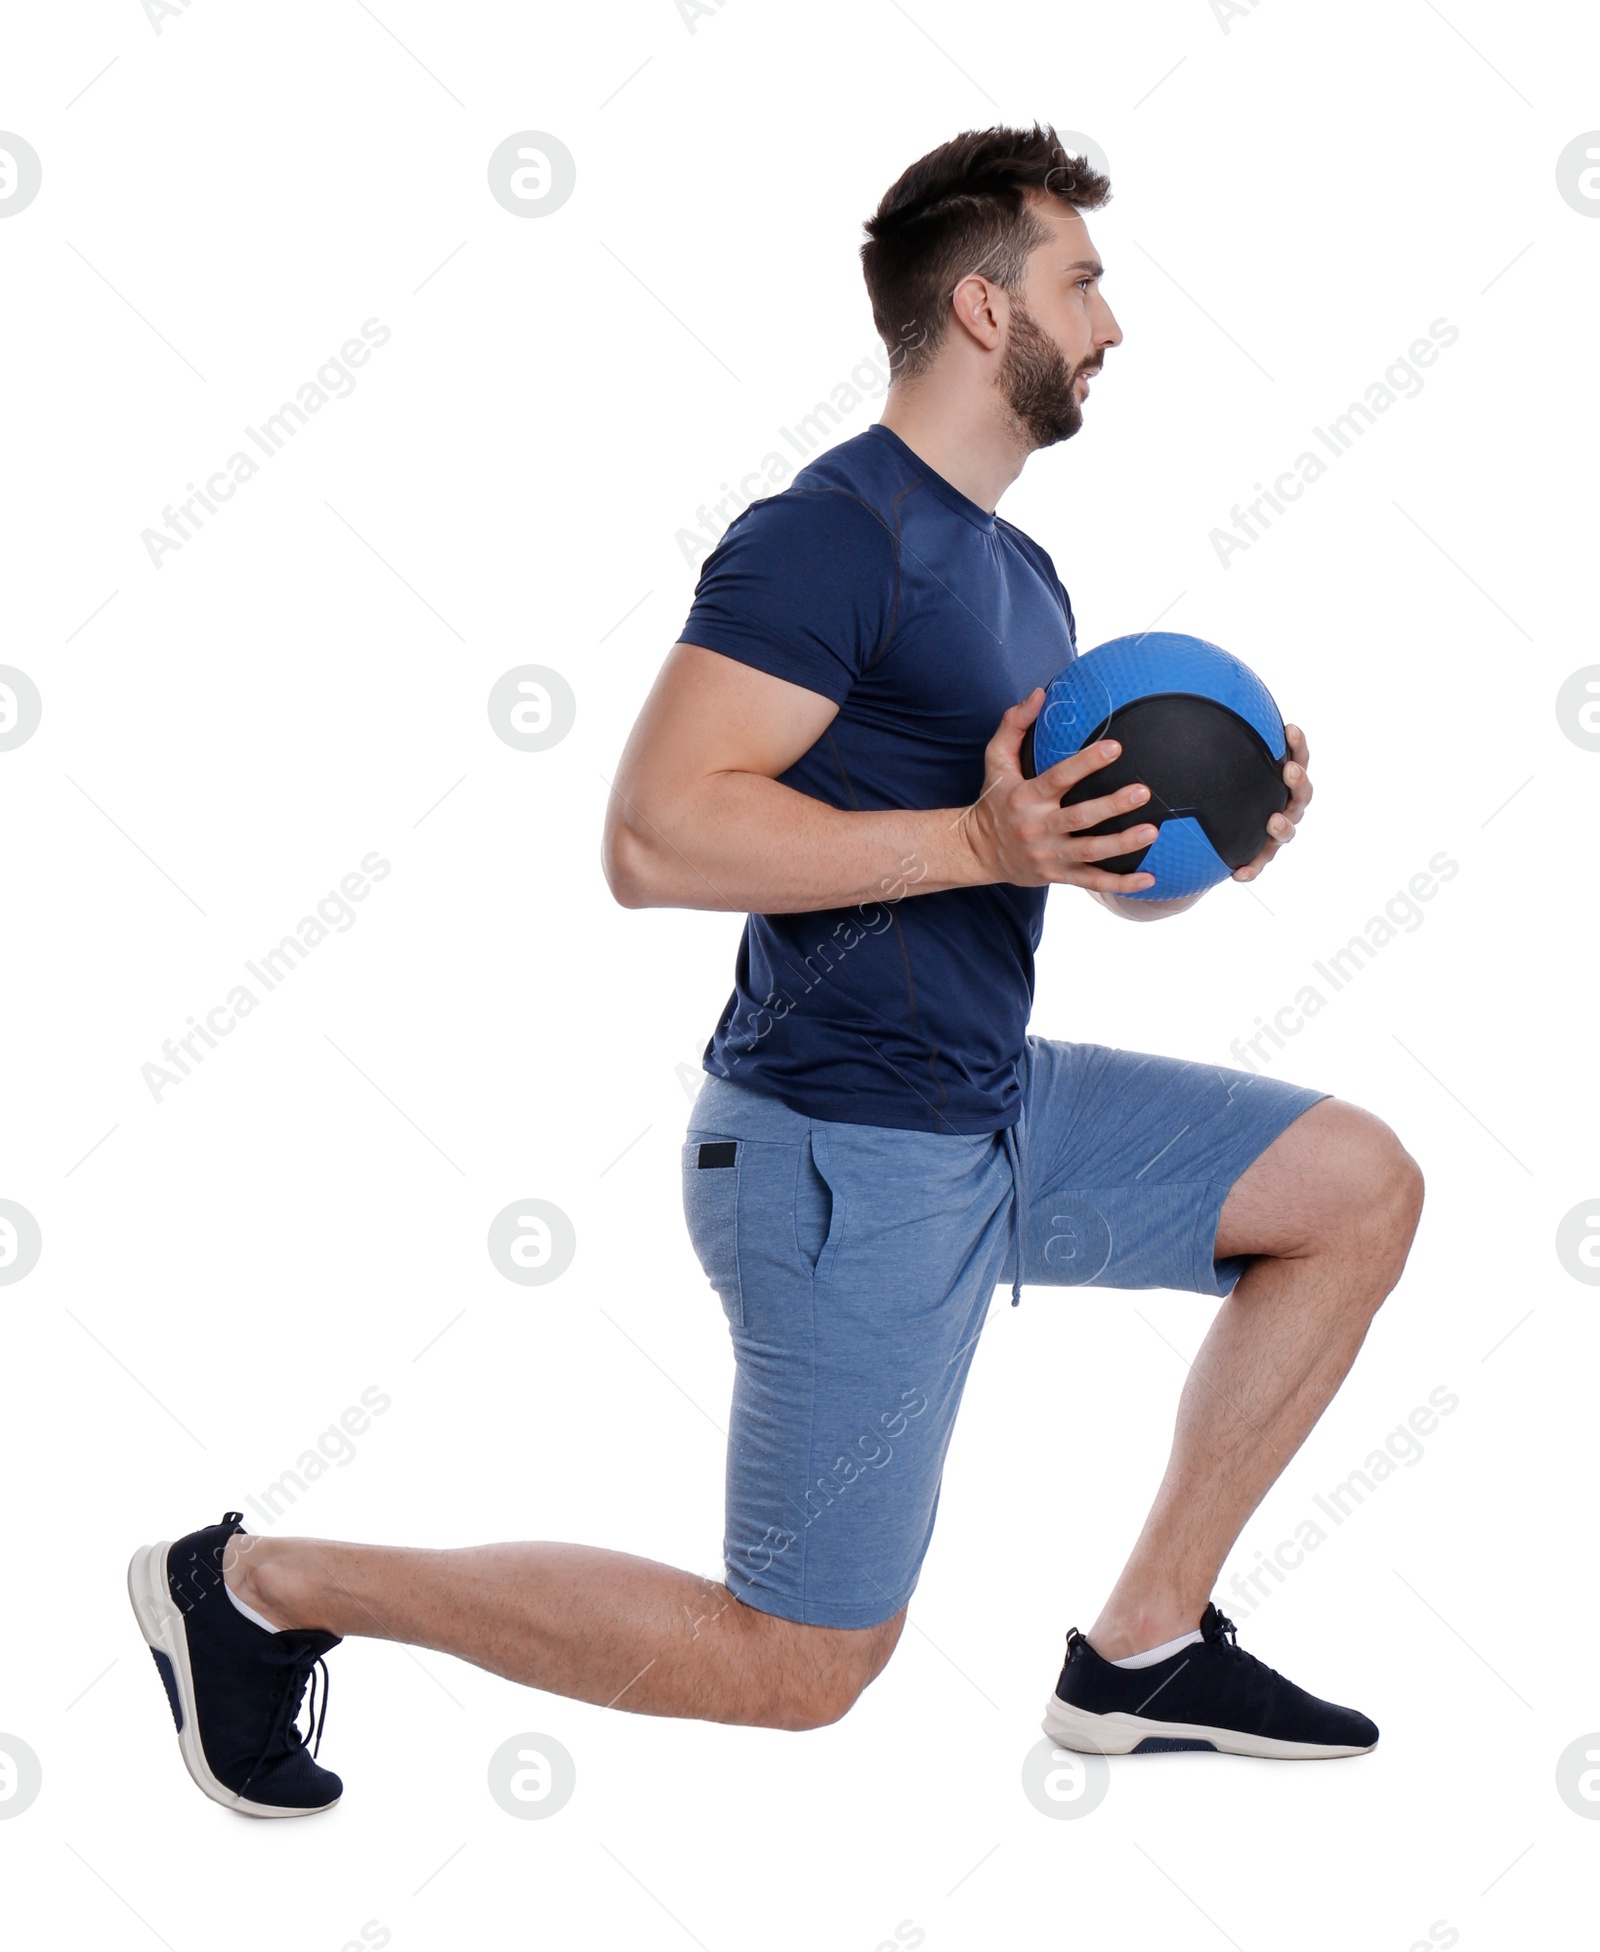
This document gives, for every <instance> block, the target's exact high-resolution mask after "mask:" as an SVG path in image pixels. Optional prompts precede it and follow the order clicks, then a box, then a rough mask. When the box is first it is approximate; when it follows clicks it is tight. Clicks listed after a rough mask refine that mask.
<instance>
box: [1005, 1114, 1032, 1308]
mask: <svg viewBox="0 0 1600 1952" xmlns="http://www.w3.org/2000/svg"><path fill="white" fill-rule="evenodd" d="M1021 1132H1022V1122H1021V1120H1020V1119H1019V1120H1018V1122H1017V1123H1016V1124H1015V1125H1008V1126H1007V1127H1006V1128H1005V1130H1004V1131H1003V1132H1002V1133H1001V1135H1000V1136H1001V1137H1002V1138H1003V1139H1004V1140H1005V1143H1006V1157H1007V1158H1008V1159H1009V1160H1010V1161H1011V1198H1012V1207H1011V1220H1012V1235H1013V1239H1014V1241H1015V1243H1016V1252H1017V1260H1016V1272H1015V1275H1014V1278H1013V1280H1012V1283H1011V1306H1012V1307H1013V1308H1020V1307H1021V1305H1022V1230H1023V1224H1024V1222H1025V1221H1026V1219H1027V1214H1028V1176H1027V1173H1026V1172H1025V1170H1024V1168H1023V1162H1022V1140H1021V1137H1020V1134H1021Z"/></svg>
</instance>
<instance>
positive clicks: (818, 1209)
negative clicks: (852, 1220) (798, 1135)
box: [794, 1129, 843, 1281]
mask: <svg viewBox="0 0 1600 1952" xmlns="http://www.w3.org/2000/svg"><path fill="white" fill-rule="evenodd" d="M799 1153H800V1157H799V1161H798V1163H797V1165H796V1169H795V1182H794V1240H795V1247H796V1248H797V1250H798V1251H799V1254H800V1258H801V1260H802V1261H803V1262H804V1263H805V1266H806V1267H807V1269H808V1270H809V1271H810V1274H811V1278H812V1279H813V1280H814V1281H826V1280H827V1278H828V1275H829V1272H830V1270H831V1269H832V1267H833V1261H834V1256H835V1255H836V1254H837V1253H838V1251H839V1233H840V1226H841V1221H842V1219H843V1211H842V1208H841V1205H840V1201H839V1194H838V1190H837V1185H836V1180H837V1174H830V1172H829V1167H828V1135H827V1133H825V1132H819V1131H817V1130H815V1129H813V1130H812V1132H811V1134H810V1136H809V1138H807V1140H806V1142H805V1143H804V1145H802V1146H801V1147H800V1148H799Z"/></svg>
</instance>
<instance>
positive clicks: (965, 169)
mask: <svg viewBox="0 0 1600 1952" xmlns="http://www.w3.org/2000/svg"><path fill="white" fill-rule="evenodd" d="M1030 193H1032V194H1035V195H1043V196H1053V197H1059V198H1060V199H1061V201H1062V202H1063V203H1070V204H1072V205H1073V206H1074V207H1075V208H1077V209H1080V210H1098V209H1099V208H1100V207H1101V205H1102V204H1104V203H1106V202H1108V201H1109V200H1110V197H1111V182H1110V179H1109V178H1108V177H1105V176H1102V175H1101V174H1100V172H1099V171H1098V170H1097V169H1095V168H1094V167H1093V166H1092V165H1091V164H1090V163H1088V162H1087V161H1086V160H1085V159H1084V158H1083V157H1081V156H1073V155H1070V154H1069V153H1068V152H1067V151H1066V150H1065V149H1064V148H1063V147H1062V145H1061V139H1060V137H1059V136H1057V134H1056V132H1055V130H1054V129H1053V128H1052V127H1050V125H1049V124H1048V123H1043V124H1041V123H1037V122H1036V123H1035V124H1034V126H1033V127H1032V128H1031V129H969V130H968V131H967V132H966V134H965V135H959V136H956V137H955V138H954V140H953V141H950V142H946V143H943V144H941V146H940V147H939V148H937V149H931V150H929V152H928V154H927V155H926V156H924V157H923V158H922V159H921V160H920V161H919V162H915V163H913V164H912V165H911V167H910V169H908V170H907V171H906V172H905V174H904V175H903V176H902V177H901V178H900V180H899V181H898V182H897V183H896V184H895V185H894V187H893V188H892V189H890V190H888V191H887V192H886V193H885V195H884V198H883V201H882V202H881V203H880V204H879V205H878V208H877V210H876V212H875V213H874V214H873V216H871V217H870V218H869V219H868V220H867V223H866V226H865V228H866V233H867V241H866V242H865V243H864V244H863V245H862V247H861V268H862V272H863V274H864V275H865V277H866V281H867V295H868V296H869V297H870V299H871V300H872V317H873V322H874V323H875V324H876V326H877V328H878V332H879V334H880V335H881V337H882V339H883V343H884V345H885V346H886V347H887V348H888V351H889V364H890V368H891V370H892V372H893V373H894V375H895V377H896V378H899V377H901V376H902V375H906V376H910V375H913V374H916V373H918V372H920V371H921V370H922V369H923V368H924V367H926V366H927V365H928V364H929V363H930V362H931V360H932V358H933V355H934V353H935V352H936V351H937V349H938V347H939V343H940V341H941V340H942V339H943V337H944V334H945V330H946V327H947V326H948V324H949V311H950V294H951V293H952V292H953V291H954V290H955V288H956V286H957V285H958V284H959V283H960V282H961V280H962V279H963V278H965V277H967V276H969V275H970V274H971V273H972V272H974V271H981V272H982V273H983V275H984V276H985V277H988V278H993V279H994V281H995V282H996V284H998V285H1000V286H1002V287H1003V288H1004V289H1005V290H1006V291H1008V292H1009V291H1014V290H1015V289H1016V288H1017V286H1018V285H1019V284H1020V283H1021V282H1022V276H1023V271H1024V268H1025V266H1026V264H1027V260H1028V255H1029V253H1030V252H1032V251H1034V250H1037V249H1038V247H1039V245H1041V244H1042V243H1043V242H1044V238H1045V233H1044V230H1043V228H1042V226H1041V225H1040V224H1039V221H1038V219H1037V218H1036V217H1035V216H1034V214H1033V212H1032V210H1031V209H1030V208H1029V206H1028V197H1029V194H1030Z"/></svg>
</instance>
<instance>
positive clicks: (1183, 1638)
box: [1111, 1627, 1204, 1667]
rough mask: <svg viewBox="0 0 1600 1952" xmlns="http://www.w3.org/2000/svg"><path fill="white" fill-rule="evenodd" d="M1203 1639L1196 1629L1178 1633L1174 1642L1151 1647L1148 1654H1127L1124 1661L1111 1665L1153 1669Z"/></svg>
mask: <svg viewBox="0 0 1600 1952" xmlns="http://www.w3.org/2000/svg"><path fill="white" fill-rule="evenodd" d="M1203 1638H1204V1636H1203V1635H1202V1634H1201V1632H1200V1629H1199V1628H1198V1627H1196V1628H1195V1630H1194V1632H1193V1633H1180V1634H1179V1635H1178V1637H1177V1639H1176V1640H1164V1641H1162V1643H1161V1645H1160V1646H1159V1647H1152V1648H1150V1649H1149V1651H1148V1652H1146V1653H1143V1654H1129V1655H1128V1656H1127V1657H1126V1659H1124V1660H1120V1661H1113V1662H1112V1663H1111V1665H1112V1666H1113V1667H1154V1666H1155V1664H1156V1662H1157V1661H1166V1660H1171V1658H1172V1656H1173V1655H1174V1654H1175V1653H1177V1651H1178V1650H1179V1648H1180V1647H1192V1646H1193V1645H1194V1644H1195V1642H1196V1641H1197V1640H1200V1639H1203Z"/></svg>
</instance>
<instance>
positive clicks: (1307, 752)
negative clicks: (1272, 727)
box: [1283, 725, 1311, 825]
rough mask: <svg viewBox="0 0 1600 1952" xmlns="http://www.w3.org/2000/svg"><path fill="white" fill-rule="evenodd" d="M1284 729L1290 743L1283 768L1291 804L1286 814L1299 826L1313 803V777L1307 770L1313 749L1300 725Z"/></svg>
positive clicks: (1287, 807) (1288, 726)
mask: <svg viewBox="0 0 1600 1952" xmlns="http://www.w3.org/2000/svg"><path fill="white" fill-rule="evenodd" d="M1283 729H1284V733H1285V735H1286V736H1287V738H1288V742H1289V757H1288V760H1287V762H1286V763H1285V765H1284V768H1283V783H1284V785H1285V786H1287V787H1288V789H1289V804H1288V805H1287V806H1286V807H1285V808H1284V812H1285V813H1286V814H1287V815H1288V817H1289V819H1290V820H1291V821H1292V822H1294V823H1295V824H1296V825H1298V824H1299V821H1300V816H1301V815H1302V814H1303V813H1304V812H1305V810H1306V808H1307V807H1308V806H1309V805H1310V803H1311V776H1310V774H1309V773H1308V772H1307V770H1306V767H1307V762H1308V761H1309V760H1310V758H1311V749H1310V747H1309V746H1308V745H1307V744H1306V735H1305V734H1304V732H1302V731H1301V730H1300V728H1299V726H1298V725H1286V726H1285V727H1284V728H1283Z"/></svg>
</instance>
